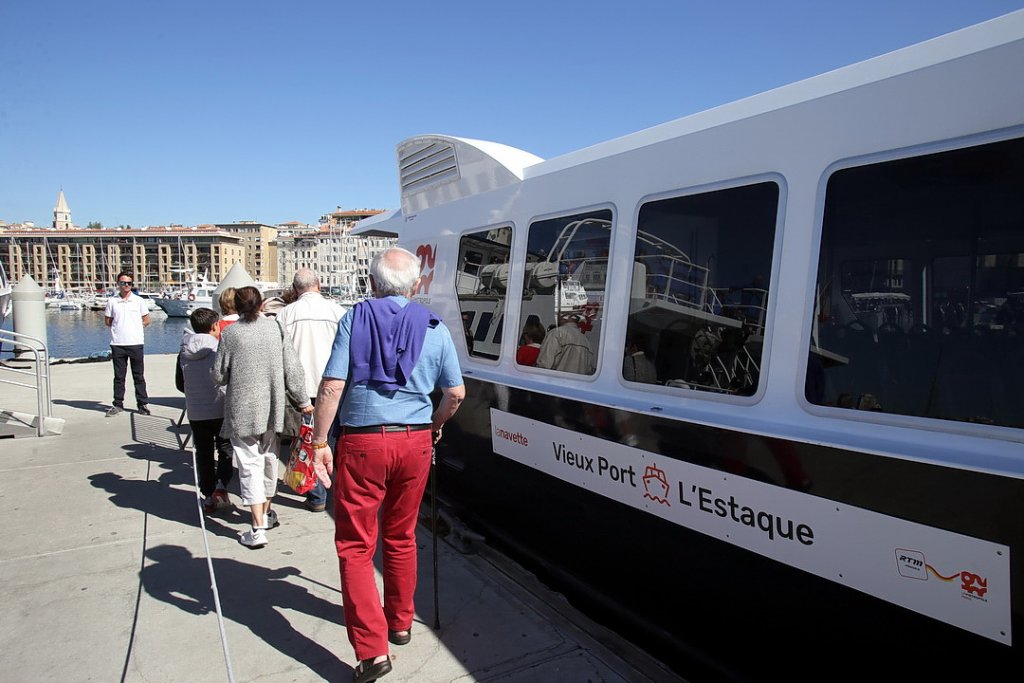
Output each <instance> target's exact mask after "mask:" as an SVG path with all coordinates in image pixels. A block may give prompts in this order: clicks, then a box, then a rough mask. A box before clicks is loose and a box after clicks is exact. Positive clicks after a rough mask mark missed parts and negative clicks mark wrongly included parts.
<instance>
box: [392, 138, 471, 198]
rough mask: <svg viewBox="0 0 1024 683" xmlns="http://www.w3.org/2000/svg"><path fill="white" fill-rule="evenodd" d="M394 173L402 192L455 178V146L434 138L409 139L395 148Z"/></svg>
mask: <svg viewBox="0 0 1024 683" xmlns="http://www.w3.org/2000/svg"><path fill="white" fill-rule="evenodd" d="M398 172H399V175H400V181H401V184H402V193H403V194H405V193H407V192H412V193H415V192H420V191H422V190H425V189H427V188H429V187H433V186H435V185H440V184H441V183H447V182H451V181H453V180H458V179H459V161H458V159H457V158H456V156H455V145H453V144H452V143H451V142H447V141H444V140H438V139H437V138H433V139H429V138H428V139H426V140H424V139H422V138H421V139H418V140H415V141H410V144H407V145H403V146H400V147H399V148H398Z"/></svg>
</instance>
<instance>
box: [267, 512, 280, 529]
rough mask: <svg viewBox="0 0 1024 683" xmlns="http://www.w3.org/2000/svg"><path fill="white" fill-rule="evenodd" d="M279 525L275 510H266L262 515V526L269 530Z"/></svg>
mask: <svg viewBox="0 0 1024 683" xmlns="http://www.w3.org/2000/svg"><path fill="white" fill-rule="evenodd" d="M279 526H281V522H279V521H277V511H276V510H268V511H267V514H265V515H263V528H264V529H266V530H268V531H269V530H270V529H273V528H275V527H279Z"/></svg>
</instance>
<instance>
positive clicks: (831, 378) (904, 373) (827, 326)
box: [805, 139, 1024, 427]
mask: <svg viewBox="0 0 1024 683" xmlns="http://www.w3.org/2000/svg"><path fill="white" fill-rule="evenodd" d="M816 296H817V304H816V306H815V308H816V311H815V317H814V325H813V328H812V334H811V337H812V339H811V346H810V353H809V356H808V368H807V381H806V388H805V390H806V395H807V400H808V401H810V402H811V403H815V404H818V405H824V406H835V407H839V408H846V409H850V410H869V411H876V412H884V413H896V414H900V415H913V416H919V417H930V418H938V419H943V420H957V421H966V422H975V423H982V424H993V425H1002V426H1008V427H1022V426H1024V413H1022V412H1021V411H1020V409H1019V406H1020V397H1019V390H1020V387H1021V386H1022V385H1024V140H1022V139H1016V140H1008V141H1003V142H996V143H991V144H985V145H978V146H974V147H968V148H964V149H958V150H953V151H948V152H942V153H937V154H929V155H925V156H919V157H914V158H909V159H899V160H896V161H888V162H884V163H878V164H871V165H867V166H859V167H856V168H847V169H843V170H840V171H838V172H836V173H834V174H833V175H832V176H831V177H830V178H829V181H828V186H827V189H826V195H825V211H824V222H823V225H822V238H821V254H820V258H819V265H818V278H817V290H816Z"/></svg>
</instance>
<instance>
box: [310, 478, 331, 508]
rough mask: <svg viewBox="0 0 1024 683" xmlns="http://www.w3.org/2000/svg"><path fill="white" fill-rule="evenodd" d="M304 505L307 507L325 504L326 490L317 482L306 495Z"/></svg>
mask: <svg viewBox="0 0 1024 683" xmlns="http://www.w3.org/2000/svg"><path fill="white" fill-rule="evenodd" d="M306 503H307V504H309V505H326V504H327V489H325V488H324V485H323V484H321V483H320V482H319V481H318V482H317V483H316V486H314V487H313V490H312V491H310V492H309V493H307V494H306Z"/></svg>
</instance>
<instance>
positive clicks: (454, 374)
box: [324, 296, 463, 427]
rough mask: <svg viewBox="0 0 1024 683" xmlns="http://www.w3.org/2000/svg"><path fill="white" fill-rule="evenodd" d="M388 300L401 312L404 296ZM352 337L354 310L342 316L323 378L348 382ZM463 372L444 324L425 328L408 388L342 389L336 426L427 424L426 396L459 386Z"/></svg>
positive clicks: (360, 386)
mask: <svg viewBox="0 0 1024 683" xmlns="http://www.w3.org/2000/svg"><path fill="white" fill-rule="evenodd" d="M390 298H391V299H393V300H395V301H397V302H398V303H400V304H401V305H402V306H403V307H404V306H406V305H407V304H408V303H409V300H408V299H406V298H405V297H401V296H396V297H390ZM351 338H352V310H349V312H348V313H346V314H345V317H343V318H342V319H341V323H340V324H339V325H338V334H337V335H336V336H335V337H334V347H333V348H332V349H331V358H330V360H328V361H327V367H326V368H325V369H324V377H333V378H334V379H343V380H348V373H349V343H350V341H351ZM462 383H463V381H462V369H461V368H460V367H459V357H458V354H457V353H456V351H455V344H454V343H453V342H452V335H451V333H450V332H449V331H448V328H447V327H445V326H444V325H443V324H441V325H438V326H437V327H434V328H427V334H426V336H425V337H424V339H423V349H422V351H421V352H420V357H419V360H417V361H416V367H415V368H414V369H413V371H412V376H411V377H410V378H409V381H408V383H407V384H406V385H405V386H404V387H401V388H399V389H395V390H394V391H378V390H377V389H373V388H370V387H369V386H367V385H366V384H365V383H359V384H354V385H348V386H346V387H345V400H344V402H343V403H342V404H341V409H340V410H339V411H338V424H339V425H341V426H343V427H366V426H369V425H379V424H406V425H414V424H427V423H429V422H430V418H431V415H433V413H434V406H433V404H432V403H431V402H430V394H431V392H432V391H434V389H448V388H451V387H457V386H460V385H461V384H462Z"/></svg>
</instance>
